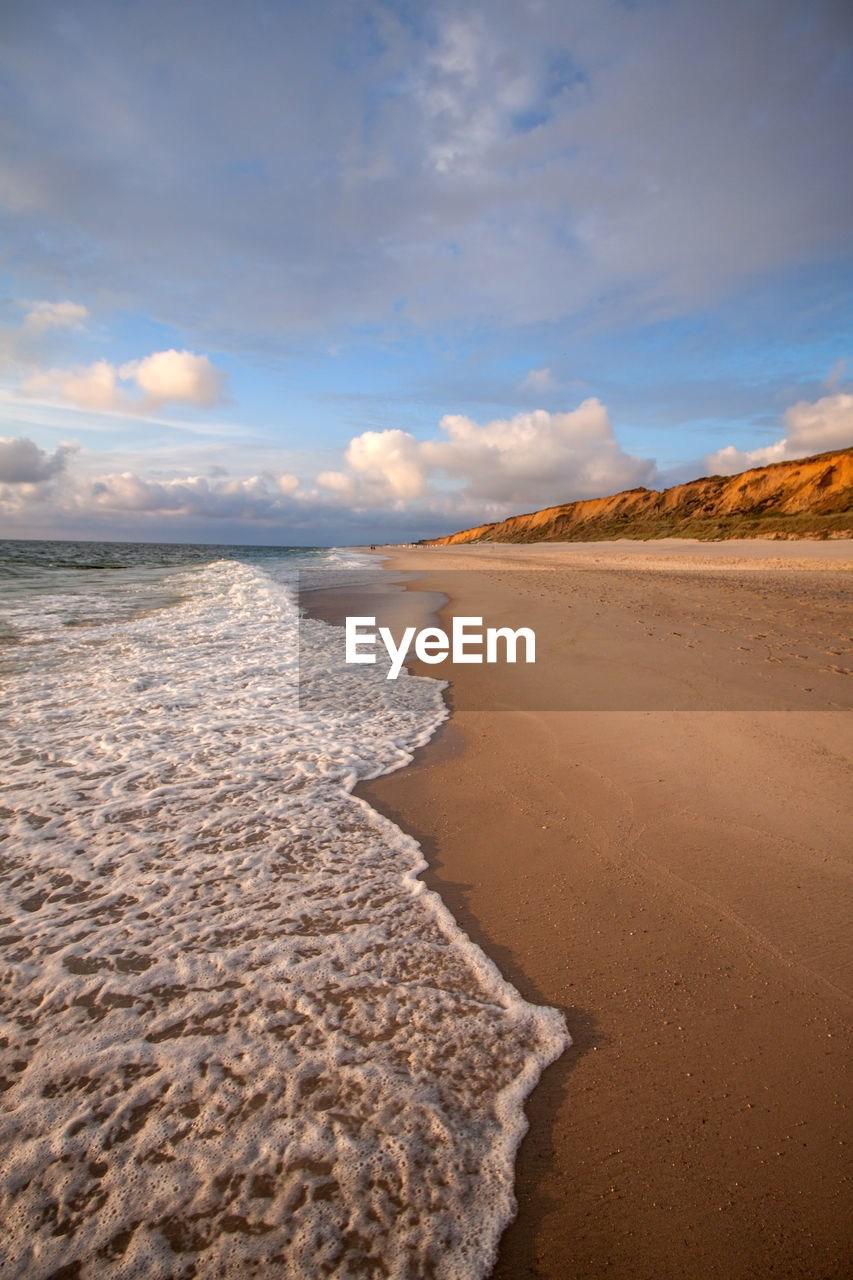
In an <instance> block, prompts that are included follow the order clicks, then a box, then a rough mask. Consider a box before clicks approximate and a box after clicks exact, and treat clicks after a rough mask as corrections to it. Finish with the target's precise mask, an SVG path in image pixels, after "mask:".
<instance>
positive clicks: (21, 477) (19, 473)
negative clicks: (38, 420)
mask: <svg viewBox="0 0 853 1280" xmlns="http://www.w3.org/2000/svg"><path fill="white" fill-rule="evenodd" d="M76 451H77V446H76V445H74V444H61V445H60V446H59V448H58V449H56V450H55V452H54V453H45V451H44V450H43V449H40V448H39V447H38V445H37V444H36V443H35V442H34V441H33V440H27V439H26V438H24V437H19V438H18V439H17V440H8V439H0V484H9V485H13V484H15V485H17V484H27V485H29V484H42V483H43V482H44V481H45V480H52V479H53V478H54V476H58V475H59V473H60V472H61V471H64V470H65V465H66V462H67V460H68V456H69V454H72V453H76Z"/></svg>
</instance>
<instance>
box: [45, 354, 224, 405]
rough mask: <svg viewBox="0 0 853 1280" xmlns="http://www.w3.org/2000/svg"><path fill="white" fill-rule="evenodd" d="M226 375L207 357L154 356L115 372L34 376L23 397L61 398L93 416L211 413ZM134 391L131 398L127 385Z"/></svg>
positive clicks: (101, 365) (100, 366)
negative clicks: (186, 408) (181, 410)
mask: <svg viewBox="0 0 853 1280" xmlns="http://www.w3.org/2000/svg"><path fill="white" fill-rule="evenodd" d="M225 381H226V375H225V374H224V373H222V372H221V371H220V370H218V369H216V368H215V367H214V365H212V364H211V362H210V360H209V359H208V357H207V356H202V355H196V353H195V352H193V351H174V350H169V351H156V352H154V354H153V355H150V356H146V357H145V359H143V360H130V361H128V362H127V363H126V364H123V365H121V366H119V367H116V366H115V365H113V364H110V363H109V361H107V360H96V361H95V363H94V364H91V365H88V366H87V367H86V368H83V369H78V370H63V369H49V370H45V371H42V372H39V373H35V374H32V375H31V376H30V377H29V378H27V379H26V380H25V382H24V383H23V385H22V387H21V391H22V393H23V394H24V395H27V396H59V397H60V398H61V399H62V400H65V401H67V402H68V403H69V404H73V405H75V406H76V407H77V408H79V409H91V410H93V411H95V412H120V413H150V412H153V411H156V410H157V409H160V408H162V407H163V405H166V404H191V405H197V406H200V407H209V406H211V405H213V404H216V403H217V402H218V401H220V400H222V399H224V388H225ZM122 383H125V384H132V385H135V389H136V392H137V393H141V394H134V393H133V392H132V391H131V389H130V385H125V386H122V385H121V384H122Z"/></svg>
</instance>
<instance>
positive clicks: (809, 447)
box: [705, 391, 853, 475]
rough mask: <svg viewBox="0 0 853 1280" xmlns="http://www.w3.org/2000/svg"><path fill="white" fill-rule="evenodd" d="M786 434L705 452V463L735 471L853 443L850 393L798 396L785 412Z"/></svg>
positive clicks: (852, 397) (720, 471) (715, 470)
mask: <svg viewBox="0 0 853 1280" xmlns="http://www.w3.org/2000/svg"><path fill="white" fill-rule="evenodd" d="M784 421H785V426H786V428H787V430H786V434H785V435H784V436H782V438H781V439H779V440H776V441H774V443H773V444H769V445H764V446H762V447H761V448H758V449H748V450H746V451H741V450H739V449H736V448H735V447H734V445H728V446H727V447H726V448H724V449H719V450H718V451H717V452H716V453H711V454H708V455H707V457H706V458H705V466H706V467H707V468H708V471H709V472H710V473H713V474H716V475H735V474H736V473H737V472H738V471H746V470H748V469H749V468H750V467H763V466H767V465H768V463H771V462H784V461H785V460H786V459H788V458H806V457H808V456H809V454H812V453H825V452H827V451H828V450H830V449H844V448H847V447H848V446H850V445H853V394H851V393H850V392H843V391H837V392H835V394H833V395H828V396H822V397H821V398H820V399H819V400H815V401H812V402H810V401H808V400H800V401H799V402H798V403H797V404H795V405H792V406H791V407H790V409H788V410H786V412H785V418H784Z"/></svg>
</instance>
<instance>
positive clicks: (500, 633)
mask: <svg viewBox="0 0 853 1280" xmlns="http://www.w3.org/2000/svg"><path fill="white" fill-rule="evenodd" d="M377 640H381V641H382V643H383V645H384V646H385V651H386V653H387V654H388V657H389V658H390V659H391V666H390V668H389V670H388V674H387V676H386V679H388V680H396V679H397V676H398V675H399V674H400V671H401V669H402V666H403V660H404V659H405V657H406V654H407V653H408V652H409V651H410V649H411V648H412V646H413V644H414V650H415V656H416V657H417V658H418V659H419V660H420V661H421V662H429V663H436V662H444V661H445V659H446V658H448V657H449V658H450V659H451V661H452V662H483V661H485V662H500V661H504V662H509V663H513V662H516V661H517V658H518V649H519V640H523V642H524V661H525V662H535V661H536V635H535V632H534V631H533V630H532V629H531V628H530V627H519V628H518V629H517V630H515V631H513V629H512V627H487V628H486V629H485V631H484V630H483V619H482V618H454V619H453V626H452V629H451V634H450V636H448V634H447V632H446V631H443V630H442V629H441V627H422V628H421V630H420V631H418V630H417V628H416V627H406V629H405V631H404V632H403V635H402V637H401V639H400V643H399V644H397V642H396V640H395V639H394V636H393V635H392V633H391V629H390V627H379V628H378V630H377V628H376V619H375V618H368V617H359V618H356V617H352V618H347V620H346V661H347V662H350V663H353V662H375V661H376V654H375V652H373V653H371V652H366V650H369V649H374V650H375V648H376V644H377ZM501 640H502V641H503V646H502V648H503V657H502V658H501V656H500V655H499V651H498V650H499V646H498V641H501ZM484 649H485V656H484V653H483V650H484ZM477 650H479V651H477Z"/></svg>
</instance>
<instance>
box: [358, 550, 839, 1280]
mask: <svg viewBox="0 0 853 1280" xmlns="http://www.w3.org/2000/svg"><path fill="white" fill-rule="evenodd" d="M716 545H720V544H715V546H716ZM817 545H818V546H819V544H817ZM786 546H790V544H786ZM814 546H815V544H810V548H811V547H814ZM536 550H538V549H535V548H532V547H531V548H524V549H522V548H515V547H513V548H504V547H501V548H499V549H498V548H495V549H492V548H488V549H486V548H482V549H476V550H474V549H472V548H465V549H464V551H463V553H462V554H463V556H464V559H465V562H466V564H465V567H470V566H471V561H472V559H474V558H475V557H476V558H477V559H478V560H480V561H481V562H482V561H483V560H485V559H486V558H488V567H489V569H491V568H492V567H493V566H495V565H496V561H497V563H498V564H501V565H508V563H509V562H513V561H514V562H515V564H518V561H519V558H520V557H519V556H518V552H519V551H521V553H522V557H523V559H524V563H525V564H527V565H529V564H531V562H538V564H539V565H540V566H541V565H542V561H543V559H544V561H545V562H546V564H547V562H549V561H551V562H553V560H554V559H555V558H557V557H562V554H563V553H562V552H561V549H558V548H550V547H549V548H547V549H546V554H545V556H544V557H542V558H540V557H537V555H536ZM672 550H673V549H672V548H671V547H667V548H648V547H646V548H644V549H643V550H642V551H641V550H640V549H639V548H638V549H637V550H631V551H628V552H627V556H628V557H630V558H631V560H630V566H629V565H626V564H625V563H624V560H625V548H624V547H623V546H621V545H617V546H615V547H614V546H613V545H612V544H611V545H610V547H608V548H607V549H606V550H603V549H602V548H600V547H595V548H593V549H590V547H589V545H586V546H584V547H583V548H582V549H581V554H580V555H579V556H577V557H572V559H573V562H574V561H575V560H577V561H581V560H582V561H584V562H585V563H586V565H587V566H588V567H591V566H592V564H593V563H594V562H595V558H598V559H599V563H598V564H596V565H595V567H596V569H600V568H601V564H600V559H601V557H604V558H606V559H608V560H609V564H608V566H607V567H608V569H609V570H611V571H612V570H619V569H625V568H629V567H631V566H633V565H634V564H635V563H636V558H637V556H638V555H640V556H644V557H645V558H646V559H648V558H649V557H651V559H652V560H654V559H655V558H656V557H655V552H657V556H658V557H659V556H661V554H663V555H664V556H667V555H669V554H671V553H672ZM680 550H681V549H680V548H679V549H678V551H679V552H680ZM756 550H759V548H756ZM760 550H761V551H763V552H764V553H765V554H764V556H763V557H761V559H762V560H763V561H764V562H765V563H763V564H761V565H760V568H761V569H762V570H763V571H764V572H765V573H766V574H770V575H771V577H772V578H775V577H776V575H777V574H778V570H779V569H780V568H781V569H783V570H784V569H787V568H791V567H794V566H793V565H792V564H791V563H790V560H789V557H790V551H789V552H788V553H787V555H786V556H785V558H784V560H782V557H778V556H776V555H775V554H774V556H773V557H768V556H767V555H766V546H765V547H761V548H760ZM773 550H774V552H775V551H776V550H777V548H776V547H774V549H773ZM792 550H793V548H792ZM832 550H833V553H834V554H833V556H832V560H833V563H831V564H830V565H826V564H825V562H824V561H823V560H819V563H821V565H822V568H821V569H819V570H818V571H817V572H818V574H822V573H823V572H824V571H825V569H826V568H830V569H838V570H846V569H847V568H848V564H849V563H850V561H851V560H853V556H851V550H853V549H851V547H850V546H849V544H848V546H847V547H843V546H842V545H841V544H838V543H835V544H833V547H832ZM607 551H609V552H610V556H607V554H606V552H607ZM697 552H698V557H697V558H701V559H702V560H704V562H705V564H706V566H707V567H709V568H710V567H712V564H713V567H714V568H715V569H718V570H721V571H722V573H723V576H724V573H725V566H723V565H721V564H720V559H726V560H729V559H732V558H734V559H736V560H737V561H738V562H739V563H738V567H739V568H743V567H744V565H743V559H742V557H741V556H740V555H739V554H735V555H734V557H733V555H732V553H733V552H735V553H738V552H740V548H732V547H731V544H729V545H728V546H725V547H723V548H722V549H721V551H716V550H715V551H712V552H711V553H710V556H709V555H708V554H707V544H699V545H698V547H697V548H696V551H695V552H694V551H690V552H688V553H687V554H688V556H690V557H696V556H697ZM389 553H390V557H391V558H390V559H386V560H385V561H384V567H385V568H386V569H387V570H389V572H390V573H391V574H392V575H394V574H397V573H400V572H402V571H405V572H409V573H411V572H414V573H417V574H418V579H417V580H415V581H411V582H410V583H409V584H408V586H407V589H408V590H410V591H414V592H418V591H422V590H424V589H426V590H430V591H439V592H443V593H444V595H445V596H448V597H450V603H449V604H448V605H447V606H446V607H445V609H444V610H443V611H442V613H443V614H448V613H450V612H451V611H452V610H453V608H454V605H456V606H458V609H457V611H461V612H463V613H464V612H466V611H467V606H466V604H465V600H464V598H458V599H454V596H453V591H454V589H455V590H456V591H457V594H459V592H460V581H459V578H458V577H457V579H455V580H454V579H453V575H452V574H451V575H450V579H448V577H447V574H448V570H449V569H454V568H457V567H458V559H457V557H458V554H459V553H458V550H457V549H456V548H449V549H444V548H440V549H438V548H436V549H428V550H427V549H418V550H416V551H409V552H400V551H398V550H396V549H392V548H383V549H382V551H381V554H382V555H383V556H386V557H387V556H388V555H389ZM703 553H704V554H703ZM725 553H728V554H725ZM840 553H844V554H840ZM590 556H592V557H593V559H592V560H590ZM676 558H677V559H679V560H681V561H682V562H681V564H680V565H678V566H676V567H679V568H681V569H682V570H684V569H685V567H687V568H689V569H692V568H694V567H697V566H695V565H694V564H692V563H691V565H689V566H685V564H684V563H683V558H682V556H681V555H679V554H678V552H676ZM807 558H809V559H810V557H794V559H797V560H800V561H802V560H803V559H807ZM771 560H772V563H769V564H768V563H767V561H771ZM780 560H782V563H781V564H780ZM709 561H711V562H712V564H709V563H708V562H709ZM454 562H456V563H454ZM786 562H787V563H786ZM577 567H578V568H579V569H580V568H581V567H582V566H581V564H580V563H578V565H577ZM662 567H665V566H662ZM748 567H756V566H755V564H754V563H752V562H751V563H750V565H749V566H748ZM798 567H803V566H802V564H801V565H800V566H798ZM806 568H808V566H806ZM717 576H718V574H717V572H715V573H714V574H713V577H714V578H715V579H716V578H717ZM782 576H783V577H785V576H787V575H785V574H784V573H783V574H782ZM589 581H590V582H591V581H592V579H589ZM612 581H613V582H614V584H615V587H616V589H617V590H618V585H619V582H620V581H621V579H620V575H619V573H618V572H617V573H616V574H615V576H614V577H613V579H612ZM461 585H464V582H463V584H461ZM791 585H792V586H793V579H792V580H791ZM497 590H498V591H499V592H503V593H504V594H505V593H506V590H507V587H506V583H505V582H504V585H503V586H502V587H499V588H497ZM793 594H794V596H796V592H794V593H793ZM563 603H565V602H563ZM573 603H575V605H576V604H577V601H574V602H573ZM794 604H795V605H796V600H795V602H794ZM534 607H535V608H536V609H537V610H538V611H539V612H538V613H537V614H536V616H537V617H539V616H541V617H542V618H543V620H545V619H546V618H547V617H548V616H549V613H550V615H551V617H552V621H553V614H554V611H555V609H557V610H559V608H560V602H559V600H554V599H551V600H548V599H545V600H544V601H541V602H539V603H538V604H535V606H534ZM786 607H787V610H788V615H790V616H787V617H786V618H784V619H783V621H784V622H785V623H786V625H788V626H789V627H790V626H791V625H794V624H795V623H796V615H797V609H796V607H794V606H792V605H791V600H790V599H787V600H786ZM677 660H678V659H677V657H676V661H677ZM667 662H668V663H671V662H672V655H671V653H670V654H668V655H667ZM407 665H409V667H410V669H411V670H415V671H416V672H417V673H418V674H424V675H432V676H434V675H435V674H436V668H432V669H426V668H423V667H419V665H418V663H417V662H412V663H409V664H407ZM466 674H467V673H466V672H464V671H463V672H459V671H457V672H455V673H454V677H453V680H454V684H453V686H452V687H451V689H450V690H449V697H448V698H447V700H448V704H449V707H450V710H451V718H450V719H449V720H448V721H447V722H446V723H445V724H444V725H442V726H441V727H440V728H439V730H438V731H437V733H436V734H435V735H434V737H433V738H432V740H431V741H430V742H429V743H428V744H427V745H426V746H425V747H423V748H421V749H420V750H419V751H418V752H417V754H416V756H415V759H414V760H413V762H412V763H411V764H410V765H408V766H405V767H404V768H403V769H401V770H399V771H397V772H396V773H393V774H389V775H385V776H384V777H381V778H378V779H375V780H373V781H371V782H369V783H362V784H359V787H358V788H357V794H359V795H360V796H362V797H363V798H365V799H367V800H368V801H369V803H370V804H372V805H373V806H374V807H375V808H377V809H379V811H380V812H382V813H384V814H385V815H386V816H387V817H389V818H391V819H392V820H393V821H394V822H395V823H396V824H397V825H398V826H401V827H402V828H403V830H405V831H407V832H408V833H410V834H412V835H413V836H414V837H415V838H416V839H417V840H418V841H419V843H420V844H421V846H422V848H423V850H424V855H425V857H426V859H427V861H428V864H429V868H428V870H427V871H425V872H424V873H422V878H423V879H424V880H425V882H426V883H427V884H428V886H429V887H430V888H431V889H435V890H436V891H437V892H438V893H439V894H440V896H441V897H442V899H443V901H444V902H445V904H446V905H447V907H448V908H449V910H450V911H451V913H452V914H453V915H454V917H455V918H456V920H457V921H458V923H459V925H460V927H461V928H462V929H463V930H464V931H465V932H466V933H467V934H468V935H469V937H471V938H472V940H473V941H474V942H476V943H477V944H478V945H479V946H480V947H481V948H482V949H483V950H484V951H485V952H486V953H487V954H488V955H489V956H490V957H491V958H492V959H493V960H494V961H495V962H496V964H497V965H498V967H499V969H500V970H501V972H502V973H503V975H504V976H505V977H506V978H507V980H508V981H509V982H511V983H512V985H513V986H515V987H516V988H517V989H518V990H519V991H520V993H521V994H522V996H524V998H525V999H526V1000H529V1001H531V1002H532V1003H535V1004H548V1005H553V1006H556V1007H559V1008H562V1009H563V1010H564V1011H565V1012H566V1017H567V1022H568V1026H569V1031H570V1033H571V1035H572V1037H573V1040H574V1044H573V1046H572V1047H571V1048H569V1049H568V1050H567V1051H566V1053H564V1055H563V1056H562V1058H561V1059H559V1060H558V1062H556V1063H555V1064H553V1065H552V1066H551V1067H549V1068H548V1069H547V1070H546V1072H545V1074H544V1076H543V1078H542V1080H541V1081H540V1083H539V1085H538V1086H537V1087H536V1089H535V1090H534V1091H533V1094H532V1095H531V1096H530V1098H529V1099H528V1101H527V1104H526V1107H525V1111H526V1114H527V1116H528V1119H529V1122H530V1131H529V1133H528V1135H527V1137H526V1138H525V1139H524V1141H523V1143H522V1146H521V1149H520V1152H519V1156H518V1159H517V1164H516V1186H515V1189H516V1196H517V1199H518V1204H519V1209H518V1214H517V1217H516V1219H515V1221H514V1222H513V1223H512V1224H511V1225H510V1226H509V1227H508V1229H507V1231H506V1232H505V1233H504V1236H503V1239H502V1242H501V1246H500V1252H499V1257H498V1263H497V1265H496V1267H495V1269H494V1271H493V1273H492V1275H493V1277H494V1280H518V1277H520V1276H523V1275H532V1276H538V1277H543V1278H547V1280H562V1277H564V1276H565V1275H568V1274H577V1275H579V1276H584V1277H593V1276H598V1275H602V1276H603V1275H607V1276H623V1277H625V1280H628V1278H629V1277H631V1280H646V1277H648V1280H651V1277H652V1276H661V1277H672V1280H675V1278H676V1277H681V1278H683V1277H690V1276H694V1275H695V1276H703V1277H704V1276H719V1277H721V1278H722V1277H726V1280H740V1278H743V1280H746V1277H753V1276H754V1277H758V1276H765V1275H767V1274H770V1273H772V1274H780V1275H787V1276H792V1277H800V1278H802V1280H806V1278H807V1277H808V1278H809V1280H812V1278H813V1280H818V1277H822V1278H824V1280H825V1278H826V1277H834V1276H838V1277H840V1276H842V1275H845V1274H847V1273H848V1268H849V1266H850V1262H851V1258H853V1231H851V1227H850V1225H849V1223H848V1217H849V1215H847V1213H846V1195H847V1192H848V1191H849V1183H848V1179H849V1177H850V1161H849V1150H850V1147H849V1146H848V1145H847V1143H848V1142H849V1141H850V1139H851V1133H850V1127H849V1113H848V1110H847V1098H848V1097H849V1079H848V1077H847V1066H846V1064H847V1063H848V1062H849V1061H850V1053H849V1050H850V1048H851V1047H853V1037H851V1011H853V983H851V981H850V970H851V966H850V959H851V957H850V944H849V941H848V940H847V929H846V926H845V920H846V919H847V918H848V917H847V910H848V908H847V907H846V906H845V905H844V903H845V902H848V903H849V892H848V891H849V878H848V877H849V872H850V870H851V866H850V861H849V851H847V849H846V844H847V841H846V832H847V830H848V823H847V821H845V817H844V805H845V792H844V790H843V784H844V780H845V779H844V777H843V776H842V775H843V774H844V769H845V768H846V767H849V759H850V732H849V713H848V712H846V711H840V712H838V711H836V712H831V711H829V712H815V711H798V712H789V713H785V715H784V718H783V720H782V721H781V723H780V713H778V712H773V711H770V712H725V711H717V712H706V713H703V714H702V715H701V716H696V715H685V714H683V713H679V712H672V711H659V712H637V711H634V712H619V711H610V712H596V711H588V712H587V711H572V712H543V711H524V710H511V711H502V712H500V713H495V712H487V711H482V710H480V711H477V710H460V709H459V708H458V706H457V707H456V708H455V709H454V704H457V703H458V702H459V701H460V684H459V682H460V680H463V681H464V679H465V677H466ZM477 674H478V675H480V674H481V672H480V671H478V672H477ZM843 683H846V681H844V682H843ZM821 762H822V763H821ZM750 767H752V768H753V769H757V770H758V771H759V772H758V773H757V774H756V781H755V782H754V783H753V784H750V783H749V782H748V769H749V768H750ZM651 774H654V775H655V778H652V777H651V776H649V775H651ZM840 788H841V789H840ZM765 793H766V794H765ZM792 797H793V799H792ZM846 803H847V805H848V806H849V799H848V800H847V801H846ZM833 804H834V805H835V806H836V809H837V811H838V813H837V817H836V818H833V816H832V813H831V809H832V806H833ZM809 832H811V834H809ZM780 850H781V854H780ZM518 851H521V854H519V852H518ZM780 868H781V869H780ZM827 868H828V869H827ZM803 904H805V905H803Z"/></svg>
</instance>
